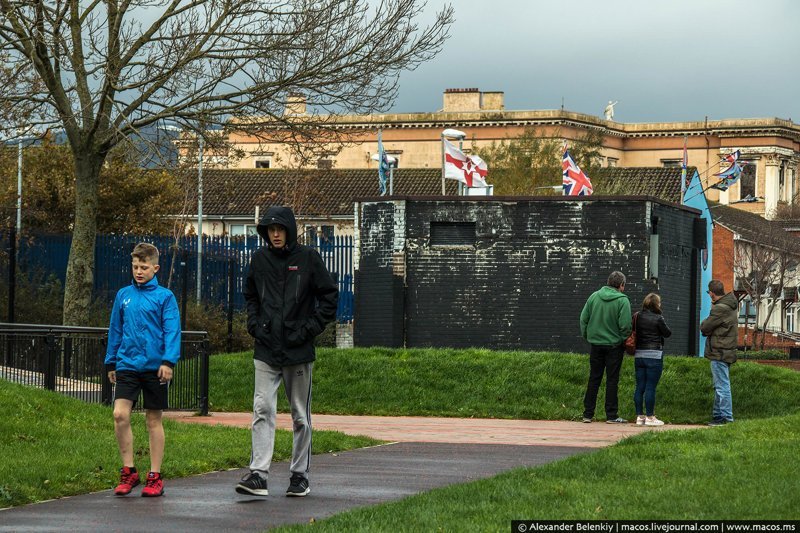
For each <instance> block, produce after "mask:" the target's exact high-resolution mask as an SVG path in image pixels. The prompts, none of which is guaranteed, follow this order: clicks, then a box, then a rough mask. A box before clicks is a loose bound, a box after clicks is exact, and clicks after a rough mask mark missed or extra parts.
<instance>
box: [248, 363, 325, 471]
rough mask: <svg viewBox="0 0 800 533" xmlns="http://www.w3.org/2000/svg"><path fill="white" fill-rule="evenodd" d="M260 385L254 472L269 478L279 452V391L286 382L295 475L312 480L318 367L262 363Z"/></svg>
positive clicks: (256, 399)
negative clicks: (314, 381)
mask: <svg viewBox="0 0 800 533" xmlns="http://www.w3.org/2000/svg"><path fill="white" fill-rule="evenodd" d="M253 361H254V362H255V367H256V385H255V393H254V395H253V437H252V438H253V451H252V453H251V456H250V470H251V471H252V472H258V473H259V474H261V475H262V476H264V477H265V478H266V477H268V476H269V467H270V464H271V463H272V453H273V451H274V449H275V414H276V413H277V404H278V387H279V386H280V384H281V380H283V386H284V388H285V389H286V397H287V398H288V400H289V406H290V407H291V410H292V421H293V431H294V439H293V441H292V464H291V465H290V467H289V470H290V471H291V472H292V474H301V475H302V476H303V477H305V478H308V470H309V468H310V466H311V371H312V369H313V368H314V363H304V364H301V365H293V366H284V367H279V366H272V365H268V364H267V363H265V362H263V361H259V360H258V359H254V360H253Z"/></svg>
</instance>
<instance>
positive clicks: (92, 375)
mask: <svg viewBox="0 0 800 533" xmlns="http://www.w3.org/2000/svg"><path fill="white" fill-rule="evenodd" d="M107 342H108V330H107V329H105V328H84V327H73V326H50V325H39V324H6V323H0V379H5V380H8V381H12V382H14V383H19V384H22V385H27V386H31V387H38V388H42V389H47V390H52V391H56V392H59V393H61V394H65V395H67V396H72V397H74V398H78V399H80V400H83V401H86V402H92V403H104V404H107V405H110V404H111V402H112V401H113V397H114V390H113V385H112V384H111V383H110V382H109V381H108V376H107V374H106V371H105V367H104V365H103V360H104V358H105V353H106V345H107ZM208 357H209V343H208V334H207V333H206V332H205V331H184V332H182V334H181V358H180V360H179V361H178V364H177V365H175V369H174V373H173V378H172V383H171V385H170V388H169V405H170V410H178V411H199V412H200V413H201V414H204V415H205V414H208ZM140 400H141V398H140ZM137 404H138V405H139V406H140V407H141V405H142V404H141V401H139V402H137Z"/></svg>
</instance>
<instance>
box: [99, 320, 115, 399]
mask: <svg viewBox="0 0 800 533" xmlns="http://www.w3.org/2000/svg"><path fill="white" fill-rule="evenodd" d="M103 341H104V342H103V343H102V346H103V351H102V353H101V354H100V396H101V400H100V401H101V402H102V403H103V405H111V402H112V400H113V399H114V389H113V387H112V386H111V382H110V381H109V380H108V372H106V365H105V361H106V352H107V351H108V334H105V335H104V336H103Z"/></svg>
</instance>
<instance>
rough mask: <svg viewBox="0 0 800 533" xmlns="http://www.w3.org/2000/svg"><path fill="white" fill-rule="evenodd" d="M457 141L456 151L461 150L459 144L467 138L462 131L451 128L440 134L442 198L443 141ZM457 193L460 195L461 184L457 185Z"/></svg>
mask: <svg viewBox="0 0 800 533" xmlns="http://www.w3.org/2000/svg"><path fill="white" fill-rule="evenodd" d="M445 138H450V139H458V149H459V150H461V143H462V142H463V140H464V139H466V138H467V134H466V133H464V132H463V131H459V130H454V129H451V128H447V129H446V130H444V131H443V132H442V196H444V195H445V188H444V163H445V159H444V139H445ZM458 193H459V194H461V182H459V184H458Z"/></svg>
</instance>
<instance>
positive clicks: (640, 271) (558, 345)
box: [354, 198, 699, 354]
mask: <svg viewBox="0 0 800 533" xmlns="http://www.w3.org/2000/svg"><path fill="white" fill-rule="evenodd" d="M357 209H358V218H359V220H358V223H359V227H358V231H359V234H358V236H357V243H358V256H359V257H358V262H357V266H356V310H355V321H354V336H355V339H354V340H355V343H356V345H359V346H369V345H383V346H403V345H405V346H408V347H419V346H449V347H470V346H476V347H487V348H498V349H553V350H563V351H579V352H582V351H586V349H587V345H586V343H585V342H584V341H583V339H582V338H581V337H580V330H579V326H578V317H579V315H580V311H581V309H582V308H583V304H584V303H585V301H586V298H588V296H589V295H590V294H591V293H592V292H593V291H595V290H597V289H599V288H600V287H601V286H602V285H604V284H605V282H606V279H607V277H608V274H609V273H610V272H611V271H613V270H621V271H623V272H624V273H625V275H626V276H627V277H628V283H627V287H626V293H627V294H628V295H629V297H630V299H631V305H632V307H633V308H634V309H638V308H639V307H640V306H641V301H642V299H643V298H644V296H645V295H646V294H647V293H648V292H650V291H653V290H656V291H657V292H659V293H660V294H661V295H662V298H663V300H664V307H665V314H666V317H667V320H668V323H669V324H670V326H672V328H673V330H674V332H675V334H674V337H673V339H670V341H669V342H668V343H667V346H666V350H667V352H668V353H680V354H686V353H694V348H693V346H694V344H696V343H691V342H690V339H692V338H696V337H695V336H696V330H695V329H694V328H693V327H692V323H693V322H692V321H696V318H697V312H698V309H699V308H698V303H697V302H699V299H698V284H697V279H699V278H698V276H699V274H698V272H697V269H696V268H695V269H693V268H692V264H693V260H694V258H695V257H696V255H695V251H694V248H693V233H692V220H693V219H694V218H697V216H698V215H697V214H696V213H695V212H693V211H691V210H686V209H681V208H678V207H674V206H669V205H662V204H659V203H656V202H654V201H649V200H632V199H597V200H585V199H582V200H562V199H561V198H546V199H517V198H509V199H505V198H504V199H499V198H497V199H488V200H487V199H480V200H479V199H469V198H454V199H448V200H446V201H439V200H423V199H419V200H417V199H404V200H393V201H383V202H361V203H359V204H357ZM654 220H657V222H656V223H655V231H657V232H658V237H657V244H658V256H659V257H658V259H659V260H658V269H659V272H658V275H659V279H658V283H656V282H654V281H652V280H650V275H649V271H650V268H651V266H653V265H651V263H650V250H651V241H652V239H653V238H654V237H652V233H653V231H654V227H653V226H654V224H653V221H654ZM437 222H465V223H469V222H473V223H474V224H475V230H474V238H472V239H471V240H470V241H469V242H468V243H466V242H465V243H464V244H460V245H458V244H448V245H435V244H432V243H431V224H432V223H434V224H436V223H437ZM693 280H694V281H693ZM398 315H399V316H398Z"/></svg>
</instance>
